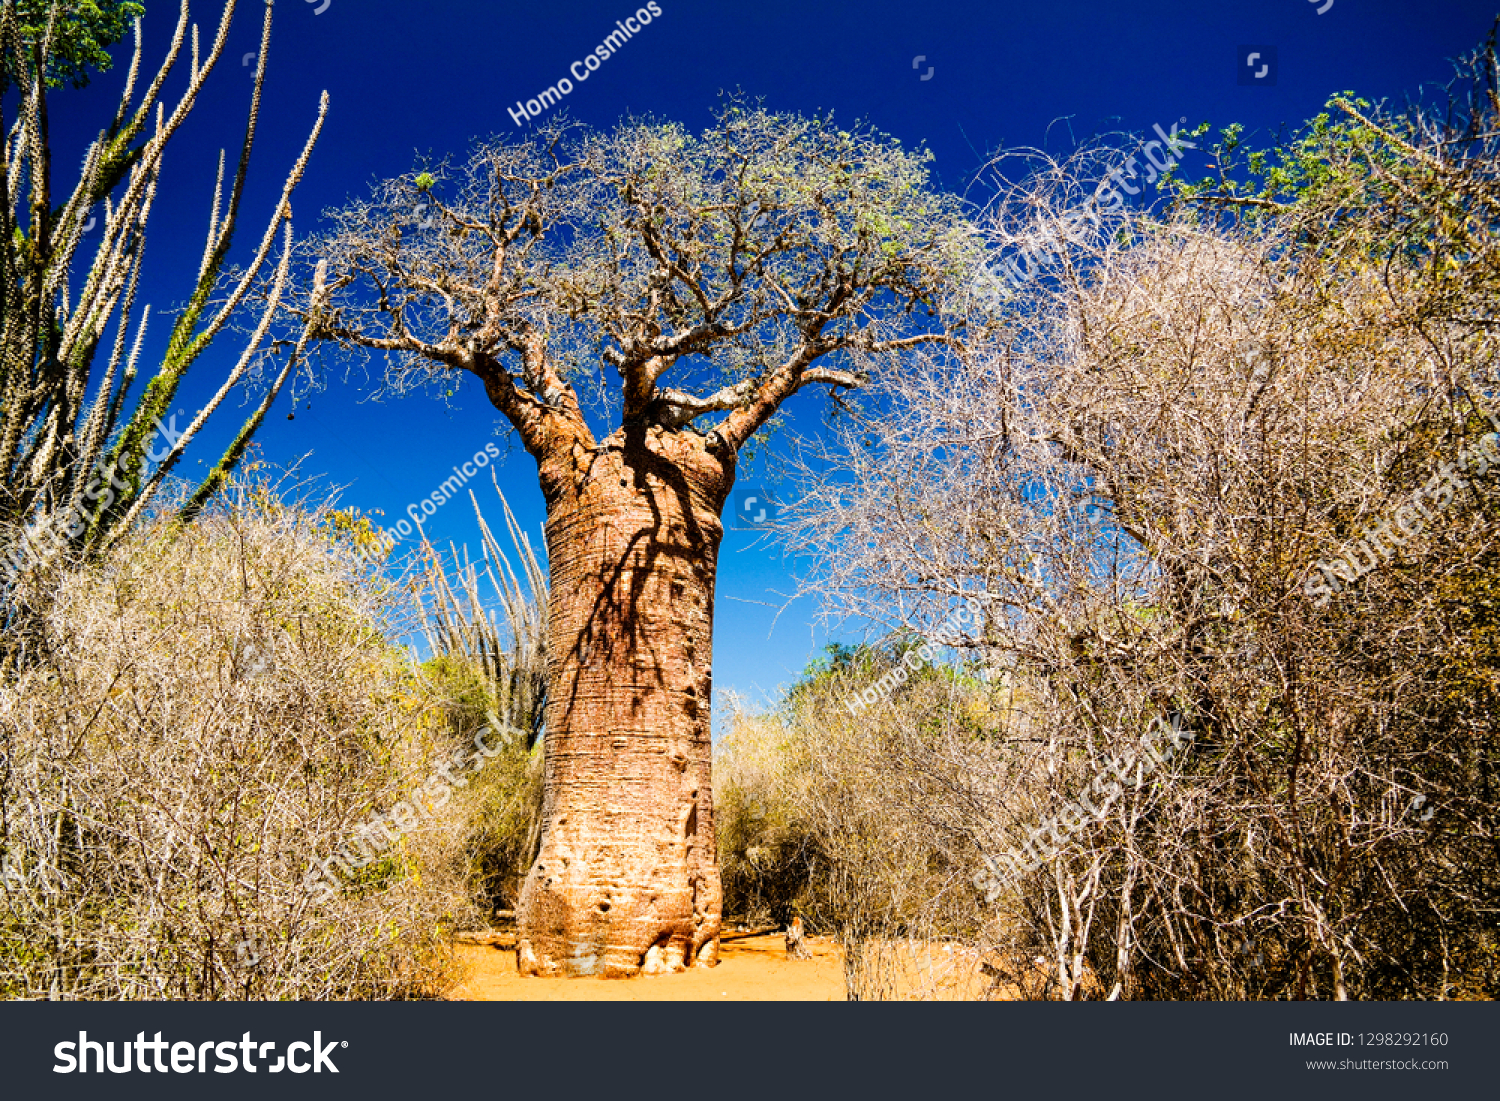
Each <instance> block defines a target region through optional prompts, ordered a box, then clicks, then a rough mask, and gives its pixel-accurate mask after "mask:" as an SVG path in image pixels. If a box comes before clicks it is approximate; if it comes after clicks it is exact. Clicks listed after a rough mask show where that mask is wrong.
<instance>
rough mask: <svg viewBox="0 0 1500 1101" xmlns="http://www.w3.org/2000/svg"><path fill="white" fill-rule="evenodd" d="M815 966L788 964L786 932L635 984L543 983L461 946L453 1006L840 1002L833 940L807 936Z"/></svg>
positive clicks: (738, 943)
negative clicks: (461, 969)
mask: <svg viewBox="0 0 1500 1101" xmlns="http://www.w3.org/2000/svg"><path fill="white" fill-rule="evenodd" d="M807 945H808V947H809V948H810V949H812V954H813V958H812V959H810V960H789V959H787V958H786V941H785V939H784V938H783V937H782V935H781V934H780V933H770V934H768V935H766V936H761V937H746V938H745V939H744V940H731V941H726V942H724V943H723V944H721V945H720V946H719V966H718V967H694V968H690V969H689V970H687V971H679V972H677V973H676V974H672V975H642V976H639V977H638V978H634V979H616V980H613V981H609V980H604V979H537V978H522V977H521V976H520V975H518V974H517V973H516V953H515V950H514V949H499V948H488V947H483V946H478V945H468V944H456V945H454V946H453V947H454V951H455V952H456V953H457V955H458V959H459V961H460V962H461V963H462V964H464V965H465V966H466V967H467V969H468V973H467V975H466V976H465V977H464V978H463V979H462V980H461V981H460V982H459V983H458V984H457V985H456V986H455V987H454V988H453V989H452V990H450V991H449V992H448V995H447V996H448V998H449V999H450V1000H454V1001H471V1002H473V1001H484V1002H504V1001H526V1002H688V1001H694V1002H736V1001H738V1002H769V1001H780V1002H841V1001H843V1000H844V965H843V957H842V956H841V955H840V953H839V950H838V946H837V945H835V944H834V943H833V940H832V938H830V937H808V938H807Z"/></svg>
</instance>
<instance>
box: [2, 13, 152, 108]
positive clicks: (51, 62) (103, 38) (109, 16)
mask: <svg viewBox="0 0 1500 1101" xmlns="http://www.w3.org/2000/svg"><path fill="white" fill-rule="evenodd" d="M15 7H16V15H17V17H18V25H19V28H20V35H21V43H22V46H23V47H24V48H23V49H22V50H19V51H17V52H16V53H15V54H14V55H8V56H7V58H6V72H5V75H6V77H7V78H8V79H9V80H29V79H31V78H32V77H34V75H35V66H36V64H37V62H38V59H39V58H43V57H45V60H43V61H41V65H42V68H43V69H44V70H45V72H46V80H47V86H48V87H49V88H60V87H62V86H63V85H64V84H67V83H71V84H72V85H73V87H75V88H82V87H83V86H84V85H86V84H88V82H89V72H90V71H91V70H93V71H97V72H101V73H103V72H108V71H109V68H110V65H111V60H110V56H109V47H111V46H113V45H114V44H115V43H117V42H119V41H120V40H121V39H122V38H124V37H125V34H126V32H127V31H128V30H130V27H131V25H132V24H133V23H134V22H135V21H136V20H137V19H139V18H140V17H141V16H142V15H144V14H145V11H146V9H145V8H144V7H142V6H141V5H140V4H137V3H134V2H133V0H70V2H69V3H68V4H66V5H63V6H60V5H58V4H56V3H54V2H52V0H15ZM49 23H50V24H51V36H52V37H51V40H50V41H48V38H47V35H48V24H49Z"/></svg>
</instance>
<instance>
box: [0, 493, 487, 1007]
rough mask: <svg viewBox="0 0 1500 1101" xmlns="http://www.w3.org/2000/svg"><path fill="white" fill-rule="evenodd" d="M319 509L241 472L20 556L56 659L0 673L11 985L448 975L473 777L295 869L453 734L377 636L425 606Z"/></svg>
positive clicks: (172, 992)
mask: <svg viewBox="0 0 1500 1101" xmlns="http://www.w3.org/2000/svg"><path fill="white" fill-rule="evenodd" d="M325 519H326V514H319V513H317V512H316V511H313V510H308V509H303V508H297V507H291V506H288V505H285V504H283V503H282V502H280V501H279V500H278V499H277V498H276V497H275V496H274V495H271V494H269V493H267V492H264V491H260V492H246V493H242V494H241V496H240V499H239V501H238V502H237V504H236V507H235V508H233V509H222V510H217V511H215V512H214V513H213V514H212V515H211V516H209V517H206V518H204V519H202V520H201V521H200V522H199V523H197V524H195V525H191V526H188V527H183V526H180V525H176V524H170V523H164V522H158V523H153V524H150V525H148V526H146V527H145V528H143V529H142V530H141V531H140V532H139V533H137V534H135V535H133V536H131V537H130V538H129V539H127V540H125V541H124V542H122V543H121V544H120V545H119V546H118V547H116V548H115V549H114V550H113V551H112V552H111V553H110V554H109V555H108V556H107V557H106V558H105V560H104V561H103V562H102V563H101V564H100V566H99V567H97V568H83V569H71V568H70V569H66V570H63V569H54V570H53V571H52V573H51V575H50V577H48V578H42V577H39V576H35V575H34V576H33V577H32V578H31V579H30V583H31V584H35V585H43V584H50V585H51V586H52V590H51V591H50V592H47V593H43V594H41V596H42V597H43V599H42V600H41V601H40V606H42V607H45V608H46V609H47V610H46V615H45V625H46V631H47V636H48V637H47V641H48V647H47V655H48V656H47V660H46V662H45V663H44V664H42V665H39V666H38V667H36V668H34V669H29V670H26V671H23V672H22V673H21V674H20V676H19V679H18V680H16V681H13V682H8V683H5V684H4V685H3V686H0V739H3V743H0V749H3V756H0V814H3V818H0V842H3V852H4V857H5V873H6V874H5V883H4V892H3V894H0V899H3V903H0V991H3V994H4V996H6V997H60V998H123V999H134V998H194V999H208V998H257V999H258V998H358V997H383V998H390V997H412V996H422V995H426V994H430V993H432V992H434V991H435V990H437V989H438V988H439V985H440V983H441V981H442V979H443V968H444V964H443V957H442V955H441V953H440V952H439V951H438V950H437V949H438V944H437V934H438V931H439V927H440V924H441V923H444V922H463V921H471V920H472V917H471V916H470V910H469V905H468V902H467V899H466V891H465V884H464V881H463V874H464V871H465V867H464V859H463V853H462V841H463V837H464V829H463V823H464V819H465V817H466V816H467V814H469V813H470V812H471V810H472V809H473V804H472V799H473V796H472V795H470V794H466V793H459V794H458V796H457V797H456V798H455V799H454V801H453V802H452V803H451V804H450V805H449V806H448V808H447V810H446V811H445V812H442V813H439V814H437V815H435V816H434V817H433V818H432V819H431V820H430V821H427V822H424V823H421V824H420V825H418V826H417V827H416V828H414V829H412V830H410V831H407V833H406V834H405V836H403V837H402V838H401V839H400V840H399V841H398V842H396V843H395V844H394V845H392V846H391V847H390V848H389V849H388V850H387V851H386V852H385V853H384V854H383V855H382V857H381V859H380V860H378V861H375V862H373V863H371V864H369V865H368V866H367V867H365V868H364V869H362V872H361V875H360V877H359V879H358V880H357V882H355V883H354V884H353V885H352V887H351V889H350V890H348V891H347V892H345V893H343V894H340V895H336V896H335V897H332V898H328V899H326V900H322V901H318V900H316V895H315V893H313V892H310V891H309V890H308V889H307V888H306V886H305V881H304V876H305V874H306V873H307V870H308V868H309V866H310V865H312V864H313V862H314V861H316V860H320V859H322V858H324V857H326V856H328V855H329V854H331V853H333V852H335V851H337V850H338V848H339V847H340V845H341V844H342V843H345V842H346V841H347V840H348V839H349V837H350V835H351V833H352V831H353V830H354V828H355V827H356V826H358V825H359V824H360V823H361V822H362V821H363V820H365V819H366V818H367V817H368V816H369V815H371V814H372V812H375V811H377V810H380V809H383V808H384V807H387V806H389V805H390V804H391V803H392V802H393V801H395V800H397V799H399V798H401V797H403V796H404V795H405V794H406V793H407V792H408V791H409V789H410V787H411V785H412V784H413V783H414V782H415V781H418V780H420V779H423V778H425V776H426V774H427V767H428V766H427V762H428V761H429V760H430V759H431V758H432V757H433V756H434V755H436V754H438V753H440V752H442V753H445V752H446V751H447V750H448V749H449V748H450V743H449V737H448V734H447V731H446V722H447V719H448V710H447V707H446V700H445V697H444V696H443V695H442V694H441V693H439V692H438V691H437V690H436V689H435V688H434V687H433V686H432V685H431V684H430V683H429V682H427V681H426V680H424V678H423V677H421V676H420V675H419V674H418V671H417V670H416V669H415V667H414V666H413V665H412V664H411V663H410V661H409V659H408V658H407V656H406V655H405V654H404V653H403V652H402V651H401V650H399V649H397V648H395V647H393V646H392V645H391V644H390V643H389V642H387V641H386V638H387V637H400V635H401V633H402V629H403V627H405V628H407V629H409V628H412V627H415V626H416V623H415V620H414V618H413V615H412V611H411V609H410V607H409V606H408V605H407V604H406V600H407V599H408V594H407V591H406V589H405V588H404V587H403V586H401V585H398V584H393V583H391V582H389V581H388V580H386V579H384V578H383V577H381V576H378V575H377V576H370V575H369V574H368V572H367V571H366V570H365V569H364V568H363V567H362V566H361V565H360V564H359V562H358V559H357V557H356V556H355V555H354V553H353V552H352V550H351V549H350V548H349V547H348V545H347V543H346V542H345V541H343V540H342V539H341V538H339V537H338V536H337V535H335V534H334V532H333V529H332V528H331V527H330V526H329V525H328V524H326V523H324V522H323V521H324V520H325ZM418 872H420V874H417V873H418Z"/></svg>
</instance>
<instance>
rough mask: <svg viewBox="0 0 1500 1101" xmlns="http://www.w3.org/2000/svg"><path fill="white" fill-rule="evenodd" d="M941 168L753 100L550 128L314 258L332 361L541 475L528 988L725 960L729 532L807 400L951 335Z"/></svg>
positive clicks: (858, 133) (321, 326)
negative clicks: (713, 743) (352, 352)
mask: <svg viewBox="0 0 1500 1101" xmlns="http://www.w3.org/2000/svg"><path fill="white" fill-rule="evenodd" d="M926 160H927V158H926V156H924V155H921V154H913V153H911V152H908V151H905V150H903V149H902V148H901V147H900V146H899V144H898V143H896V142H895V141H893V140H891V139H889V138H886V137H884V136H882V135H880V134H877V133H873V132H871V131H869V130H867V129H863V128H860V127H855V128H853V129H851V130H848V131H841V130H838V129H837V128H836V127H835V126H833V124H832V123H831V121H830V120H828V119H812V120H809V119H804V118H799V117H792V116H785V115H774V114H770V113H767V112H765V111H763V110H760V109H756V108H752V107H749V106H746V105H742V104H740V103H738V102H729V103H727V104H726V105H725V106H724V107H723V108H722V110H721V111H720V113H719V114H718V116H717V120H716V125H715V126H713V127H712V128H711V129H709V130H708V131H706V132H705V133H703V134H702V135H701V136H694V135H692V134H690V133H689V132H687V131H686V130H684V129H683V128H682V127H680V126H677V125H672V124H658V123H651V122H646V121H627V122H625V123H623V124H621V125H620V126H619V127H618V128H617V129H616V130H615V131H613V132H612V133H608V134H584V133H580V132H579V131H576V130H574V129H572V128H570V127H567V126H565V125H563V124H557V125H554V126H552V127H550V128H547V129H544V130H542V131H540V132H539V133H538V134H537V135H536V136H535V137H534V138H532V139H531V140H529V141H522V142H515V143H496V144H491V145H483V146H481V147H480V148H478V149H477V150H476V152H475V153H474V154H473V156H472V158H471V159H470V160H469V161H468V162H467V163H466V164H465V165H463V166H462V167H461V168H459V169H457V170H453V171H451V172H450V170H449V169H448V168H447V167H446V166H437V167H434V168H432V169H431V171H430V172H421V173H412V174H410V175H407V176H404V177H401V178H399V179H396V180H393V181H390V182H388V183H386V184H385V185H384V186H382V187H380V188H378V189H377V191H376V193H375V195H374V198H373V200H371V201H368V202H358V203H355V204H352V205H350V206H349V207H348V208H346V209H345V210H344V211H343V212H342V213H340V214H339V215H338V216H337V227H336V229H335V230H333V231H332V232H331V233H330V234H329V235H328V236H327V237H326V239H324V240H323V241H321V242H319V243H318V245H317V255H318V257H319V258H321V259H322V260H325V261H326V262H327V265H328V268H327V271H328V292H329V294H330V299H329V301H328V303H327V305H326V306H318V305H316V304H314V305H312V306H310V307H308V308H307V309H306V310H305V317H306V320H307V322H308V331H310V332H311V333H312V334H313V336H314V337H315V338H321V339H326V340H335V341H339V342H342V343H343V344H345V345H347V346H349V347H356V348H362V349H369V350H376V351H380V352H385V353H389V354H390V361H391V364H392V379H393V381H394V382H395V383H396V385H397V386H401V385H405V384H408V383H414V382H416V381H419V380H421V379H422V378H424V377H426V378H430V377H431V376H433V375H434V374H435V375H439V376H442V375H451V374H457V373H460V372H462V373H466V374H468V375H472V376H474V377H475V378H476V379H478V380H479V381H480V382H481V383H482V384H483V386H484V388H485V392H486V393H487V395H488V396H489V399H490V401H491V402H492V403H493V404H494V406H495V408H496V409H498V410H499V411H500V412H501V413H502V414H503V415H504V416H505V418H506V419H507V420H508V421H509V422H510V425H511V426H512V427H513V428H514V429H515V431H516V433H517V434H518V436H519V438H520V440H521V442H522V444H523V445H524V446H525V448H526V449H527V451H528V452H530V454H531V455H532V456H533V458H535V460H536V463H537V467H538V472H539V476H540V480H541V488H542V491H543V494H544V496H545V498H546V504H547V526H546V536H547V552H548V558H549V560H550V564H551V571H552V572H551V608H550V640H549V660H550V671H549V686H548V704H547V721H546V746H547V749H546V758H547V773H546V791H547V796H546V800H547V801H546V810H545V823H544V833H543V840H542V848H541V852H540V855H539V857H538V859H537V861H536V864H535V865H534V867H533V868H532V871H531V873H530V875H529V877H528V879H527V882H526V885H525V888H524V891H523V894H522V899H521V903H520V910H519V914H518V920H519V922H520V952H519V960H520V966H521V969H522V970H523V971H524V972H528V973H539V974H558V973H563V974H569V975H628V974H633V973H635V972H637V971H638V970H640V969H643V968H644V969H645V970H646V971H650V972H655V971H665V970H678V969H681V968H683V967H684V966H687V965H691V964H695V963H696V964H699V965H707V966H711V965H712V964H714V963H715V962H716V960H717V953H718V933H719V926H720V918H721V914H720V909H721V889H720V882H719V873H718V867H717V859H716V851H715V841H714V826H713V802H712V795H711V785H710V737H709V714H710V684H711V677H710V667H711V654H710V642H711V628H712V617H713V597H714V578H715V572H716V566H717V556H718V549H719V543H720V539H721V537H722V534H723V526H722V524H721V522H720V514H721V512H722V510H723V508H724V505H725V502H726V500H727V499H728V497H729V494H730V490H731V487H732V486H733V483H734V478H735V468H736V461H737V457H738V456H739V454H740V452H741V449H742V448H744V447H745V446H746V445H747V444H748V443H750V442H751V440H752V438H753V437H755V435H756V434H757V433H758V432H759V431H760V430H761V429H763V428H764V427H765V426H766V425H767V422H768V421H769V420H770V419H771V418H772V416H773V415H774V414H775V413H776V412H777V410H778V409H779V408H780V407H781V405H782V403H783V402H785V401H786V400H787V399H788V398H790V397H791V396H792V395H793V394H796V393H797V392H798V391H800V390H803V389H805V388H807V387H813V386H816V387H829V388H834V389H837V388H840V387H856V386H858V385H859V384H860V382H861V379H862V377H863V376H862V371H863V370H864V368H865V366H866V364H867V362H868V361H869V360H870V359H871V357H880V356H900V355H902V354H904V353H905V352H906V351H907V350H909V349H912V348H915V347H918V346H921V345H923V344H927V343H931V342H934V341H940V340H944V339H947V338H948V337H949V336H950V335H951V333H950V329H949V327H948V325H947V321H946V319H945V318H944V317H943V316H942V315H941V314H940V312H939V309H938V303H939V302H940V300H941V299H942V296H943V294H944V289H945V287H947V286H949V285H950V284H951V281H952V280H953V279H954V278H956V277H957V276H958V275H960V274H961V273H962V271H963V270H964V267H965V257H966V255H967V254H968V252H969V250H970V249H971V243H972V235H971V234H970V233H969V232H968V229H967V227H966V224H965V223H964V221H963V219H962V217H961V216H960V213H959V205H958V202H957V201H956V200H954V199H951V198H947V197H941V196H939V195H937V194H935V193H934V192H933V191H932V190H930V189H929V186H928V180H927V171H926ZM608 374H612V375H613V376H615V378H616V379H617V380H618V381H617V383H615V382H613V381H611V380H610V379H608V378H606V375H608ZM585 384H587V386H588V387H589V388H591V390H592V393H593V394H594V398H595V400H593V401H589V400H588V399H584V400H580V397H579V391H580V390H584V392H585V393H586V394H587V393H589V392H590V391H589V390H587V389H585ZM586 405H587V406H588V407H589V415H586ZM593 414H599V415H600V416H596V417H595V419H594V420H593V421H591V419H590V416H591V415H593ZM605 418H607V419H608V421H609V423H608V424H601V423H600V422H601V420H603V419H605ZM596 429H598V430H596Z"/></svg>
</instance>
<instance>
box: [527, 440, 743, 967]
mask: <svg viewBox="0 0 1500 1101" xmlns="http://www.w3.org/2000/svg"><path fill="white" fill-rule="evenodd" d="M541 468H542V469H541V476H542V485H543V489H544V492H545V494H546V498H547V551H548V555H549V557H550V560H551V644H552V645H551V650H550V655H549V661H550V666H549V672H548V680H549V684H548V704H547V734H546V743H545V744H546V804H545V809H544V815H543V833H542V846H541V852H540V855H539V856H538V858H537V861H536V863H535V865H534V866H533V867H532V869H531V873H530V875H529V876H528V877H527V880H526V885H525V888H524V890H523V892H522V896H521V902H520V910H519V912H518V914H517V918H518V921H519V926H520V943H519V949H520V952H519V964H520V968H521V971H522V972H523V973H526V974H542V975H557V974H564V975H602V976H607V977H609V976H615V977H623V976H628V975H632V974H636V973H637V972H639V971H642V970H644V971H646V972H648V973H649V972H660V971H674V970H680V969H681V968H683V967H685V966H689V965H692V964H695V963H696V964H698V965H703V966H712V965H713V964H714V963H716V962H717V955H718V936H719V926H720V917H721V903H722V892H721V888H720V880H719V870H718V856H717V851H716V847H715V841H714V824H713V792H712V777H711V774H710V767H711V751H712V746H711V741H710V726H709V715H710V693H711V683H712V673H711V666H712V650H711V647H712V632H713V601H714V576H715V572H716V568H717V562H718V552H719V542H720V540H721V538H722V536H723V526H722V524H721V523H720V520H719V513H720V510H721V509H722V507H723V503H724V500H725V497H726V496H727V494H728V491H729V487H730V486H731V484H732V483H733V479H734V459H733V455H732V452H730V451H729V450H728V449H724V448H720V449H718V450H717V451H710V450H709V448H708V447H707V446H705V437H703V436H701V435H699V434H698V433H696V432H693V431H685V432H672V431H666V430H663V429H662V428H659V427H653V428H645V427H635V428H626V429H622V430H621V431H618V432H616V433H615V434H614V435H612V436H610V437H609V438H607V439H606V440H605V441H604V442H603V443H602V444H601V445H599V446H597V447H593V446H589V445H588V444H587V442H586V441H584V440H582V439H574V440H572V441H571V442H566V443H560V442H556V441H553V442H552V444H551V445H550V446H549V447H548V448H547V449H546V452H545V454H544V456H543V457H542V459H541Z"/></svg>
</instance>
